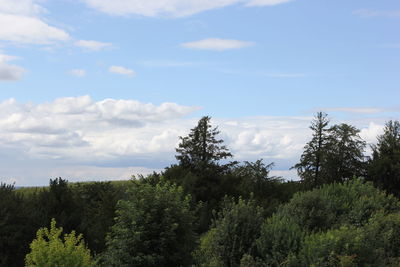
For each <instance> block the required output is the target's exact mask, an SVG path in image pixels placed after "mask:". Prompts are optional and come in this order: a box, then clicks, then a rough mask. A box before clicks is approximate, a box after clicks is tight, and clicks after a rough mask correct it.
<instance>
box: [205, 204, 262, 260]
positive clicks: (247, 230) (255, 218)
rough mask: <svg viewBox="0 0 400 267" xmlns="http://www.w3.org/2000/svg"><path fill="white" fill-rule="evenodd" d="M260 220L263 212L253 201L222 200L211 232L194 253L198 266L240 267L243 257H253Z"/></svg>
mask: <svg viewBox="0 0 400 267" xmlns="http://www.w3.org/2000/svg"><path fill="white" fill-rule="evenodd" d="M263 220H264V219H263V209H262V208H260V207H258V206H256V204H255V202H254V201H253V200H248V201H247V200H243V199H242V198H239V200H238V201H237V202H235V201H234V200H233V199H229V198H225V199H224V203H223V208H222V210H221V211H220V212H219V213H218V216H217V218H216V219H215V220H214V221H213V225H212V227H211V229H210V230H209V231H208V232H207V233H206V234H205V235H204V236H203V238H202V239H201V245H200V249H199V251H198V252H197V257H198V261H199V263H200V264H202V265H201V266H227V267H239V266H240V263H241V260H242V258H243V257H244V256H245V255H247V256H245V258H248V257H249V256H253V255H254V253H255V250H256V244H255V240H256V239H257V238H258V236H259V234H260V227H261V224H262V222H263Z"/></svg>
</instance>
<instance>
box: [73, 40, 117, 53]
mask: <svg viewBox="0 0 400 267" xmlns="http://www.w3.org/2000/svg"><path fill="white" fill-rule="evenodd" d="M74 44H75V45H76V46H79V47H83V48H85V49H88V50H92V51H99V50H101V49H104V48H108V47H112V44H111V43H104V42H97V41H90V40H79V41H76V42H75V43H74Z"/></svg>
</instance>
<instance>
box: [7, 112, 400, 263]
mask: <svg viewBox="0 0 400 267" xmlns="http://www.w3.org/2000/svg"><path fill="white" fill-rule="evenodd" d="M310 128H311V130H312V138H311V140H310V141H309V142H308V143H307V144H306V145H305V147H304V151H303V153H302V155H301V157H300V161H299V163H297V164H296V165H295V166H294V167H293V168H294V169H296V170H297V172H298V174H299V177H300V178H301V180H300V181H285V180H284V179H283V178H281V177H275V176H271V175H270V171H271V169H272V167H273V163H265V162H264V161H263V160H262V159H259V160H256V161H254V162H248V161H245V162H237V161H229V160H230V159H231V158H233V155H232V154H231V152H230V151H229V149H228V148H227V147H226V146H225V145H224V142H223V140H221V139H219V138H218V134H219V133H220V132H219V130H218V128H217V127H212V125H211V118H210V117H203V118H201V119H200V121H199V122H198V124H197V125H196V126H195V127H194V128H193V129H191V131H190V133H189V135H188V136H186V137H180V144H179V146H178V147H177V148H176V152H177V155H176V159H177V163H176V164H173V165H171V166H169V167H167V168H166V169H165V170H164V171H163V172H161V173H153V174H152V175H148V176H146V177H144V176H140V177H137V178H135V179H132V180H130V181H125V182H92V183H74V184H70V183H68V181H67V180H64V179H62V178H56V179H51V180H50V184H49V186H48V187H46V188H38V189H33V188H32V189H31V188H27V189H15V188H14V187H13V185H7V184H1V185H0V266H7V267H8V266H11V267H12V266H66V267H67V266H68V267H69V266H215V267H218V266H221V267H225V266H227V267H236V266H237V267H239V266H242V267H250V266H398V264H399V262H400V241H399V238H398V236H399V235H400V202H399V199H398V198H399V197H400V123H399V122H398V121H389V122H387V123H386V125H385V128H384V132H383V134H382V135H380V136H378V140H377V144H376V145H374V146H372V147H371V148H372V151H373V153H372V155H371V156H370V157H366V156H365V149H366V143H365V141H363V140H362V139H361V137H360V136H359V133H360V130H359V129H357V128H356V127H354V126H351V125H348V124H338V125H333V126H330V125H329V119H328V116H327V115H326V114H325V113H322V112H319V113H317V114H316V117H315V119H314V120H313V121H312V123H311V127H310Z"/></svg>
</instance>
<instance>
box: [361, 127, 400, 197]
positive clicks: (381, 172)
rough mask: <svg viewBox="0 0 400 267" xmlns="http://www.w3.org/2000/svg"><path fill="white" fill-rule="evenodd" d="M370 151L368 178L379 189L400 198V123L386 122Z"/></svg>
mask: <svg viewBox="0 0 400 267" xmlns="http://www.w3.org/2000/svg"><path fill="white" fill-rule="evenodd" d="M372 149H373V154H372V158H371V160H370V161H369V168H368V178H369V179H370V180H372V181H374V183H375V185H377V186H379V187H380V188H382V189H385V190H386V191H388V192H389V193H393V194H395V195H397V196H400V122H399V121H389V122H387V123H386V126H385V129H384V133H383V134H382V135H380V136H379V137H378V143H377V144H376V145H375V146H372Z"/></svg>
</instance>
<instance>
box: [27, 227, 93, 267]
mask: <svg viewBox="0 0 400 267" xmlns="http://www.w3.org/2000/svg"><path fill="white" fill-rule="evenodd" d="M62 232H63V228H62V227H61V228H57V227H56V221H55V220H54V219H53V220H52V221H51V226H50V229H47V228H41V229H39V230H38V231H37V235H36V239H35V240H33V241H32V243H31V245H30V248H31V252H30V253H29V254H27V255H26V258H25V260H26V265H25V266H26V267H49V266H57V267H71V266H75V267H94V266H96V263H95V262H94V261H93V260H92V258H91V256H90V250H88V249H87V248H86V247H85V243H84V241H83V238H82V235H78V236H76V234H75V231H72V232H71V233H70V234H65V235H64V237H61V235H62Z"/></svg>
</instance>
